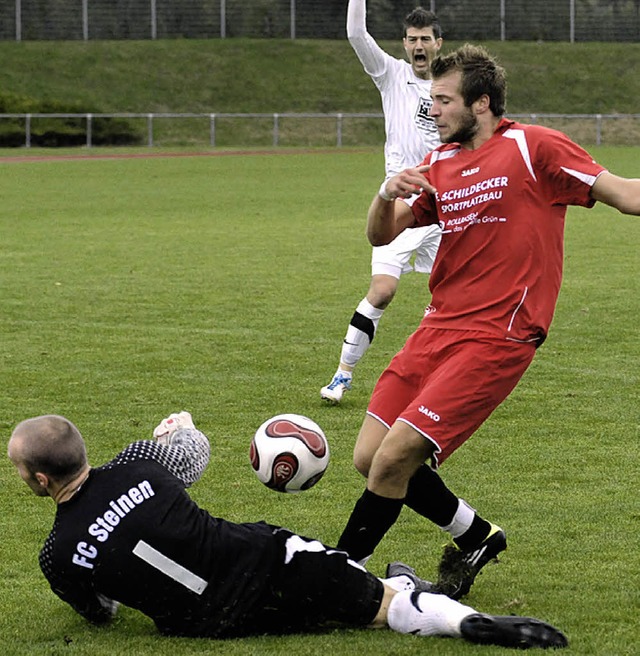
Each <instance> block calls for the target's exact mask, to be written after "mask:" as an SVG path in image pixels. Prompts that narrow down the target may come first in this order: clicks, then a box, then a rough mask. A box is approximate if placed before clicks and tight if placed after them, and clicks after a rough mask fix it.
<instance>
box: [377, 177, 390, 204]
mask: <svg viewBox="0 0 640 656" xmlns="http://www.w3.org/2000/svg"><path fill="white" fill-rule="evenodd" d="M378 196H380V198H382V200H393V196H389V194H388V193H387V181H386V180H385V181H384V182H383V183H382V184H381V185H380V189H379V190H378Z"/></svg>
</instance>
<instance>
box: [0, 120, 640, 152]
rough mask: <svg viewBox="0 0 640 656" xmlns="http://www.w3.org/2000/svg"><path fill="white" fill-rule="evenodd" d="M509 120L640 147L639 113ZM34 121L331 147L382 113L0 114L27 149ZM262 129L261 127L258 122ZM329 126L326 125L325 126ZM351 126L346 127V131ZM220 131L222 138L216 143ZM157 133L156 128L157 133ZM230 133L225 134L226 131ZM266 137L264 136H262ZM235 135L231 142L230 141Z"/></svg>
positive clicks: (584, 139)
mask: <svg viewBox="0 0 640 656" xmlns="http://www.w3.org/2000/svg"><path fill="white" fill-rule="evenodd" d="M509 117H510V118H513V119H516V120H519V121H521V122H523V123H532V124H539V125H546V126H548V127H552V128H554V129H558V130H560V131H562V132H565V133H566V134H568V135H569V136H570V137H571V138H572V139H574V140H575V141H577V142H579V143H587V144H594V145H598V146H599V145H605V144H606V145H634V146H636V145H638V146H640V114H541V113H531V114H510V115H509ZM39 119H45V120H51V119H53V120H56V119H58V120H61V121H68V120H69V119H75V120H77V121H81V122H82V125H83V127H84V132H85V135H86V139H84V145H85V146H86V147H87V148H93V147H95V146H96V144H95V139H94V122H95V120H96V119H131V120H133V121H137V122H138V123H140V122H142V124H143V126H144V128H143V130H138V135H140V134H142V135H143V136H142V137H141V138H140V141H141V142H142V144H143V145H146V146H148V147H150V148H152V147H154V146H158V145H165V146H166V145H177V144H180V143H183V144H198V145H206V146H210V147H217V146H220V145H230V144H233V145H236V146H243V147H251V146H255V145H256V142H259V145H268V146H273V147H278V146H281V145H287V146H291V145H327V144H331V145H333V146H335V147H336V148H341V147H343V146H345V145H350V146H351V145H356V146H357V145H375V144H381V143H382V139H383V137H384V135H383V132H382V131H383V127H384V122H383V114H382V113H341V112H337V113H299V114H298V113H253V114H246V113H215V112H213V113H113V114H103V113H100V114H97V113H75V114H73V113H71V114H43V113H26V114H0V128H2V122H3V121H13V122H14V127H15V125H16V123H19V124H20V125H21V126H23V127H22V128H21V129H23V131H24V141H23V143H22V146H24V147H26V148H30V147H32V146H33V145H34V143H33V142H34V126H33V124H34V121H37V120H39ZM189 119H196V120H197V126H195V127H194V126H193V125H191V126H189V128H188V130H187V131H185V130H184V129H181V130H174V131H171V130H169V131H167V130H166V129H165V130H164V135H163V136H164V138H163V139H162V138H161V139H159V138H158V123H159V122H160V121H165V120H170V121H185V120H189ZM292 121H296V123H297V125H298V126H300V125H302V126H303V127H302V128H300V127H298V129H297V130H295V131H293V132H292V131H291V129H290V123H291V122H292ZM354 121H367V122H370V123H371V125H372V127H373V131H372V130H371V129H370V130H369V131H368V132H365V133H364V136H362V131H360V132H358V131H357V130H355V129H353V127H352V126H353V122H354ZM238 122H245V123H246V122H249V127H251V124H252V123H253V124H255V123H257V122H261V123H262V124H263V129H262V131H261V134H260V136H258V137H256V135H255V133H254V132H252V131H251V130H247V125H246V124H245V126H244V130H242V131H238V129H237V126H238V125H239V124H238ZM265 124H266V125H267V126H268V128H267V129H265V128H264V125H265ZM327 126H329V127H327ZM350 126H351V129H350ZM221 130H223V131H224V135H225V138H224V139H223V140H222V141H223V143H222V144H221V143H220V141H221V139H220V133H221ZM161 132H162V131H161ZM230 133H231V134H232V135H233V136H231V137H230V136H229V134H230ZM265 135H266V136H265ZM234 139H235V141H234Z"/></svg>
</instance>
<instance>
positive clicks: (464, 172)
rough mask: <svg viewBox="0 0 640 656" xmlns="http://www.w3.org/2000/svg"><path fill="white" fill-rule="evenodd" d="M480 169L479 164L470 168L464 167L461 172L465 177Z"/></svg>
mask: <svg viewBox="0 0 640 656" xmlns="http://www.w3.org/2000/svg"><path fill="white" fill-rule="evenodd" d="M479 170H480V167H479V166H476V167H475V168H472V169H466V170H464V171H463V172H462V177H463V178H466V177H467V176H468V175H473V174H474V173H477V172H478V171H479Z"/></svg>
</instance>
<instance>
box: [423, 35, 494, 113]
mask: <svg viewBox="0 0 640 656" xmlns="http://www.w3.org/2000/svg"><path fill="white" fill-rule="evenodd" d="M452 71H460V72H461V73H462V83H461V90H460V92H461V93H462V98H463V99H464V104H465V105H466V106H467V107H471V105H472V104H473V103H474V102H475V101H476V100H478V98H480V96H483V95H485V94H486V95H487V96H489V108H490V109H491V111H492V112H493V114H494V116H502V115H503V114H504V113H505V110H506V102H507V75H506V72H505V70H504V68H502V66H500V65H499V64H498V62H497V61H496V60H495V59H494V58H493V57H492V56H491V55H490V54H489V53H488V52H487V51H486V50H485V49H484V48H483V47H482V46H474V45H470V44H468V43H467V44H465V45H463V46H461V47H460V48H458V49H457V50H454V51H453V52H450V53H449V54H447V55H439V56H438V57H436V58H435V59H434V60H433V61H432V62H431V78H432V79H434V80H435V79H437V78H439V77H442V76H443V75H446V74H447V73H450V72H452Z"/></svg>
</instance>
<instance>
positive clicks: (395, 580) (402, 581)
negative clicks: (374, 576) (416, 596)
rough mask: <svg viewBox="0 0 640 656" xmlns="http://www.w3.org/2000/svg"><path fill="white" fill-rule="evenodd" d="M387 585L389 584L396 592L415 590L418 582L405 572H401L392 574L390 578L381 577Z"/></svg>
mask: <svg viewBox="0 0 640 656" xmlns="http://www.w3.org/2000/svg"><path fill="white" fill-rule="evenodd" d="M380 580H381V581H382V582H383V583H384V584H385V585H388V586H389V587H390V588H393V589H394V590H395V591H396V592H402V591H403V590H409V591H411V590H415V589H416V584H415V583H414V582H413V581H412V580H411V579H410V578H409V577H408V576H406V575H405V574H400V576H392V577H391V578H390V579H380Z"/></svg>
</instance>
